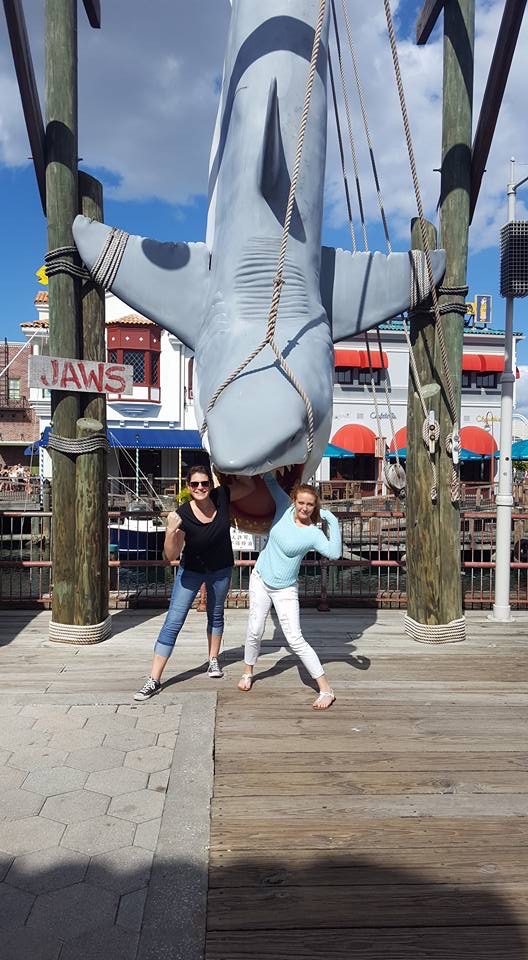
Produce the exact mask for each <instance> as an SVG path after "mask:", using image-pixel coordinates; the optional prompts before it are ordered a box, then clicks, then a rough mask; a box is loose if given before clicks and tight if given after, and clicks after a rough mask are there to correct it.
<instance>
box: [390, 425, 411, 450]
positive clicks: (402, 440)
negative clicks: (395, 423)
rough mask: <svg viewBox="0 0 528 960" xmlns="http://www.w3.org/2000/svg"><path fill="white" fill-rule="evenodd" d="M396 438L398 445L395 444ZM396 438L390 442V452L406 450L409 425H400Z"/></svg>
mask: <svg viewBox="0 0 528 960" xmlns="http://www.w3.org/2000/svg"><path fill="white" fill-rule="evenodd" d="M394 440H396V445H395V444H394ZM394 440H391V442H390V447H389V453H395V452H396V450H404V449H405V448H406V447H407V427H400V429H399V430H396V433H395V435H394Z"/></svg>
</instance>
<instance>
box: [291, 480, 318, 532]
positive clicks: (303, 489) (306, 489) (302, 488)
mask: <svg viewBox="0 0 528 960" xmlns="http://www.w3.org/2000/svg"><path fill="white" fill-rule="evenodd" d="M298 493H309V494H310V496H311V497H313V498H314V500H315V507H314V512H313V513H312V518H311V519H312V523H320V522H321V498H320V496H319V491H318V490H317V489H316V488H315V487H312V485H311V483H296V484H295V485H294V487H293V490H292V491H291V493H290V497H291V499H292V501H293V503H295V500H296V499H297V494H298Z"/></svg>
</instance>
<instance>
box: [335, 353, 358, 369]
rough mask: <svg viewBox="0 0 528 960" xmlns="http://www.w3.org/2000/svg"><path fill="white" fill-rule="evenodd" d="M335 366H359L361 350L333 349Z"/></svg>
mask: <svg viewBox="0 0 528 960" xmlns="http://www.w3.org/2000/svg"><path fill="white" fill-rule="evenodd" d="M334 352H335V366H336V367H361V366H362V363H361V350H335V351H334Z"/></svg>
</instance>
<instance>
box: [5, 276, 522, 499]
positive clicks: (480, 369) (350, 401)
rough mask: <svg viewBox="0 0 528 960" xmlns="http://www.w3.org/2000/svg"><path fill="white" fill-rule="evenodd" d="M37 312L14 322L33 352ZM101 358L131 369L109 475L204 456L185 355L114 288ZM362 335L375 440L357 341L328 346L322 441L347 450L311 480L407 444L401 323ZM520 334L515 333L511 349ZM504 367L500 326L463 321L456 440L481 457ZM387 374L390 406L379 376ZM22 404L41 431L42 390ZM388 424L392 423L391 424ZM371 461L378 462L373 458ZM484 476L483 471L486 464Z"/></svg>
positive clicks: (362, 470)
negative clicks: (329, 386) (326, 425)
mask: <svg viewBox="0 0 528 960" xmlns="http://www.w3.org/2000/svg"><path fill="white" fill-rule="evenodd" d="M35 306H36V309H37V313H38V317H37V319H36V320H35V321H33V322H32V323H26V324H22V330H23V332H24V334H25V335H26V336H27V337H31V338H32V349H33V352H35V353H43V354H47V353H48V296H47V293H39V294H38V295H37V297H36V299H35ZM106 329H107V358H108V360H110V361H112V360H114V361H116V362H119V363H130V364H131V365H132V366H133V368H134V386H133V390H132V394H130V395H128V396H123V395H108V407H107V420H108V431H109V436H110V440H111V443H114V444H115V445H114V446H113V447H112V451H111V456H110V458H109V474H110V476H115V477H119V476H120V475H121V476H122V477H129V478H132V477H133V476H134V474H135V472H136V467H139V470H140V471H141V472H142V473H144V474H147V475H152V476H154V477H162V478H167V479H168V480H170V479H173V478H175V477H178V476H180V475H181V472H182V469H183V468H184V467H185V466H186V465H187V464H190V463H194V462H195V461H196V459H197V458H198V459H200V458H203V457H204V452H203V451H201V450H200V449H199V446H200V443H199V436H198V434H197V425H196V420H195V417H194V407H193V399H192V362H193V361H192V355H191V353H190V351H189V350H187V348H186V347H184V346H183V344H182V343H181V342H180V341H179V340H178V339H177V338H176V337H175V336H173V335H172V334H170V333H167V332H166V331H163V330H161V329H160V328H159V327H157V326H156V325H155V324H153V323H151V322H150V321H149V320H146V319H145V318H144V317H142V316H140V315H138V314H135V313H131V312H130V308H129V307H128V306H126V304H124V303H123V302H122V301H120V300H118V299H117V297H115V296H114V295H113V294H106ZM380 338H381V353H380V350H379V349H378V344H377V337H376V336H375V335H374V334H371V335H370V338H369V343H370V356H371V363H372V366H373V368H374V371H375V379H376V381H377V384H378V385H377V388H376V396H377V402H378V412H379V419H380V422H381V425H382V428H381V439H380V437H379V433H378V426H377V417H376V411H375V404H374V399H373V396H372V391H371V387H370V368H369V360H368V354H367V349H366V344H365V341H364V339H361V340H350V341H347V342H343V343H340V344H339V345H338V346H337V347H336V351H335V354H336V373H335V388H334V417H333V424H332V432H331V437H330V439H331V441H332V443H334V444H335V445H337V446H339V447H343V448H346V449H347V450H349V451H352V452H353V453H354V454H355V456H354V458H351V459H348V460H342V461H339V460H334V459H332V460H329V459H328V458H325V460H323V464H322V466H321V468H320V470H319V474H320V477H319V478H320V479H327V478H328V477H329V476H333V475H335V474H336V473H338V472H339V473H340V474H341V475H343V476H344V477H345V478H346V479H364V480H366V479H372V480H373V479H375V478H377V477H378V475H379V462H380V458H382V457H383V456H384V453H385V449H386V447H389V448H391V449H392V450H394V445H395V443H394V437H395V440H396V447H397V448H398V449H399V450H401V449H402V448H405V446H406V436H405V425H406V419H407V384H408V371H409V353H408V348H407V343H406V340H405V336H404V332H403V327H402V323H401V321H398V320H394V321H391V322H390V323H386V324H383V325H382V327H381V328H380ZM519 339H522V336H521V335H520V334H517V335H516V336H515V337H514V358H513V360H514V366H515V347H516V344H517V341H518V340H519ZM503 369H504V331H500V330H494V329H491V328H489V327H470V328H468V329H466V331H465V333H464V354H463V369H462V412H461V424H460V426H461V428H462V433H461V439H462V447H463V448H465V449H467V450H469V451H471V452H473V453H476V454H483V455H487V456H488V457H489V455H490V454H492V453H493V452H494V451H495V450H497V448H498V441H499V434H500V375H501V371H502V370H503ZM384 377H387V381H388V388H389V397H390V409H389V407H388V405H387V403H386V399H385V390H384V385H383V378H384ZM30 402H31V403H32V404H33V406H34V407H35V410H36V412H37V415H38V417H39V422H40V428H41V433H42V431H43V430H44V428H45V427H49V424H50V416H51V413H50V398H49V391H46V390H40V389H39V390H36V389H32V390H31V391H30ZM391 424H392V426H391ZM40 457H41V474H42V475H44V476H49V475H50V474H51V461H50V458H49V456H48V454H47V452H46V451H45V448H44V449H43V448H40ZM376 461H378V462H376ZM464 469H465V470H466V478H465V479H480V477H479V476H477V473H478V471H479V470H480V471H481V472H482V463H481V462H479V461H472V462H471V463H467V464H466V465H465V467H464ZM486 476H487V477H488V476H489V468H488V471H487V474H486Z"/></svg>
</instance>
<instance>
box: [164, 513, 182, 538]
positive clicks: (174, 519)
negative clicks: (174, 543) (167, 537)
mask: <svg viewBox="0 0 528 960" xmlns="http://www.w3.org/2000/svg"><path fill="white" fill-rule="evenodd" d="M181 525H182V519H181V517H180V515H179V513H176V511H175V510H171V512H170V513H169V514H168V515H167V533H174V532H175V531H176V530H179V529H180V527H181Z"/></svg>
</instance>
